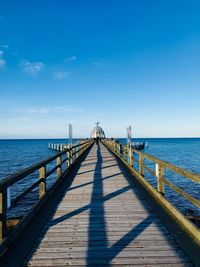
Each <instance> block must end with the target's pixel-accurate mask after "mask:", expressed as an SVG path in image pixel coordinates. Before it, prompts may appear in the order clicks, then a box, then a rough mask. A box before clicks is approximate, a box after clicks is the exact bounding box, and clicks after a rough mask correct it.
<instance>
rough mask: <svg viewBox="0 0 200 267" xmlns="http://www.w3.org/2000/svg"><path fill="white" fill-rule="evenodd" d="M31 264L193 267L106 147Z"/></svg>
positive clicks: (91, 158) (71, 191) (87, 167)
mask: <svg viewBox="0 0 200 267" xmlns="http://www.w3.org/2000/svg"><path fill="white" fill-rule="evenodd" d="M108 160H109V161H108ZM25 264H28V266H66V265H72V266H98V265H101V266H109V265H112V266H123V265H124V266H125V265H126V266H171V267H172V266H191V263H190V260H189V259H188V258H187V257H186V255H185V254H184V253H183V252H182V250H181V249H180V248H179V246H178V245H177V244H176V242H175V241H174V239H173V238H172V236H171V234H170V233H169V232H168V230H167V228H166V227H165V226H164V225H163V224H162V222H161V221H160V219H159V218H158V217H157V215H156V214H155V213H154V212H153V210H152V208H151V207H150V206H149V204H148V203H147V202H146V200H145V199H144V197H143V196H142V195H141V194H140V192H139V190H138V189H137V188H135V187H134V185H132V184H131V183H130V180H129V177H128V176H127V174H126V173H124V172H123V170H122V169H121V168H120V165H118V163H117V161H116V159H115V158H114V157H113V156H112V155H111V153H110V152H109V151H108V150H107V149H106V148H105V147H104V146H102V145H100V147H98V146H96V145H94V146H93V148H92V150H91V151H90V153H89V155H88V156H87V158H86V160H85V161H84V162H83V163H82V164H81V167H80V169H79V170H78V171H77V175H76V177H75V180H74V182H73V183H72V185H71V186H70V188H68V189H66V194H65V196H64V197H63V199H62V201H61V202H60V204H59V205H58V207H57V210H56V211H55V213H54V214H53V215H52V217H51V218H50V219H49V221H48V222H47V223H46V226H45V228H44V230H43V231H42V232H41V235H40V236H39V237H38V239H37V241H36V243H35V245H34V247H33V249H32V251H31V252H30V254H29V255H28V257H27V259H26V261H25Z"/></svg>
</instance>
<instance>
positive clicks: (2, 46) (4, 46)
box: [1, 44, 9, 49]
mask: <svg viewBox="0 0 200 267" xmlns="http://www.w3.org/2000/svg"><path fill="white" fill-rule="evenodd" d="M1 48H3V49H8V48H9V46H8V45H7V44H3V45H1Z"/></svg>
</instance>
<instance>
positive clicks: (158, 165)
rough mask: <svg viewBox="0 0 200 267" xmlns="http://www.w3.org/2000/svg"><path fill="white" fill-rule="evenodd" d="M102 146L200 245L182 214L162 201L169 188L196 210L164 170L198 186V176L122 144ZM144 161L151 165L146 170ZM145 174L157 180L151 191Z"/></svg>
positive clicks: (199, 233) (198, 236)
mask: <svg viewBox="0 0 200 267" xmlns="http://www.w3.org/2000/svg"><path fill="white" fill-rule="evenodd" d="M103 143H104V144H105V145H106V146H107V147H108V148H109V149H110V150H111V151H112V152H113V153H115V154H116V155H117V156H118V157H119V158H120V159H121V160H122V161H123V162H124V164H125V165H126V166H127V167H128V168H129V169H130V171H131V172H132V173H133V175H134V176H135V177H136V179H137V180H138V181H139V182H140V183H141V184H142V185H143V186H144V188H145V189H146V190H147V191H148V192H149V193H150V194H151V195H152V197H153V198H154V199H156V201H157V202H159V203H160V204H161V205H162V206H164V207H165V209H166V210H167V211H168V212H169V213H170V214H171V215H172V216H173V218H174V219H175V220H176V221H177V222H178V223H179V224H180V225H181V226H183V227H184V228H185V229H186V231H187V232H188V233H189V235H192V236H193V238H194V240H196V242H197V243H198V244H199V245H200V231H199V229H198V228H197V227H196V226H195V225H194V224H193V223H192V222H191V221H190V220H188V218H187V217H186V216H184V214H182V213H181V212H180V211H178V210H177V208H176V207H175V206H174V205H173V204H172V203H171V202H170V201H169V200H167V199H166V198H165V187H166V186H168V187H170V188H171V189H172V190H173V191H174V192H176V193H178V194H179V195H181V196H182V197H183V198H184V199H186V200H188V201H189V202H190V203H191V204H193V205H194V206H196V207H197V208H200V200H199V199H197V198H195V197H193V196H191V195H190V194H188V193H187V192H185V191H184V190H183V189H181V188H179V187H178V186H177V185H175V184H174V183H173V182H171V181H169V179H167V178H169V177H167V171H171V172H172V173H174V174H178V175H181V176H183V177H185V178H187V179H188V180H190V181H193V182H195V183H200V175H198V174H195V173H192V172H189V171H187V170H184V169H182V168H179V167H177V166H175V165H173V164H170V163H168V162H166V161H163V160H160V159H158V158H156V157H153V156H151V155H148V154H146V153H143V152H141V151H139V150H136V149H134V148H133V147H132V146H131V145H130V146H128V145H122V144H120V143H118V142H116V141H113V140H110V139H105V140H104V141H103ZM145 160H148V162H151V165H154V168H150V167H149V166H147V164H145ZM148 165H149V164H148ZM147 173H149V174H151V175H153V176H154V177H155V178H156V181H157V188H154V187H153V186H152V185H151V184H150V183H149V182H148V180H147V179H146V178H147Z"/></svg>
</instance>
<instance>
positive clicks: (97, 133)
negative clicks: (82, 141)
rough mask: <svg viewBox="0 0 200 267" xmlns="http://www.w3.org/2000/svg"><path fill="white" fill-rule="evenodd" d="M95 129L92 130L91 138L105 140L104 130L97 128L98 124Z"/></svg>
mask: <svg viewBox="0 0 200 267" xmlns="http://www.w3.org/2000/svg"><path fill="white" fill-rule="evenodd" d="M96 125H97V126H96V127H94V128H93V130H92V132H91V138H93V139H94V138H97V137H98V138H105V133H104V130H103V129H102V128H101V127H99V122H97V123H96Z"/></svg>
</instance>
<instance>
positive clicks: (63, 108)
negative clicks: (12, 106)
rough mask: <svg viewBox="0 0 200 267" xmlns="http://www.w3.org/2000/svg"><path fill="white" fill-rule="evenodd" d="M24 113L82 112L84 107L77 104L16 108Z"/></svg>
mask: <svg viewBox="0 0 200 267" xmlns="http://www.w3.org/2000/svg"><path fill="white" fill-rule="evenodd" d="M16 111H17V112H22V113H24V114H26V113H28V114H38V115H45V114H49V113H66V112H82V111H83V109H82V108H79V107H75V106H56V107H27V108H20V109H17V110H16Z"/></svg>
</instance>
